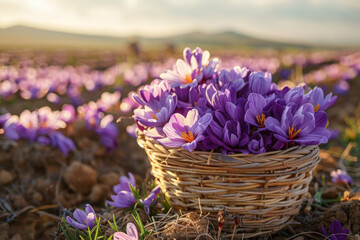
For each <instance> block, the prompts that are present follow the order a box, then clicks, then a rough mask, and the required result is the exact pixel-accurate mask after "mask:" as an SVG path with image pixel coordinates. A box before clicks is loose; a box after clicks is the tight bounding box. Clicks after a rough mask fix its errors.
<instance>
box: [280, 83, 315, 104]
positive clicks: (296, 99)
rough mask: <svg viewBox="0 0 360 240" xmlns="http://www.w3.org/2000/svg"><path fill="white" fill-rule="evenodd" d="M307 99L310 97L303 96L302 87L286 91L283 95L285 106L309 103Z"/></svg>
mask: <svg viewBox="0 0 360 240" xmlns="http://www.w3.org/2000/svg"><path fill="white" fill-rule="evenodd" d="M309 98H310V95H309V94H307V95H305V93H304V87H302V86H297V87H294V88H293V89H291V90H289V91H287V92H286V94H285V95H284V100H285V103H286V104H289V103H295V104H296V105H298V106H300V105H303V104H304V103H307V102H309Z"/></svg>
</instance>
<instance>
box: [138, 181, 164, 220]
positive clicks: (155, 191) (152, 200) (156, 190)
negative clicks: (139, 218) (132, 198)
mask: <svg viewBox="0 0 360 240" xmlns="http://www.w3.org/2000/svg"><path fill="white" fill-rule="evenodd" d="M160 190H161V189H160V187H159V186H157V187H155V188H154V189H153V190H152V191H151V192H150V194H149V196H148V197H147V198H145V199H144V200H141V203H142V204H143V205H144V209H145V212H146V213H147V214H148V215H149V214H150V206H153V205H154V204H155V203H156V200H157V196H158V194H159V193H160Z"/></svg>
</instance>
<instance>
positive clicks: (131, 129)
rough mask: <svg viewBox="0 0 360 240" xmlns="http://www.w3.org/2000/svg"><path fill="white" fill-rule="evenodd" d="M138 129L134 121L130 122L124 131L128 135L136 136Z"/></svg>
mask: <svg viewBox="0 0 360 240" xmlns="http://www.w3.org/2000/svg"><path fill="white" fill-rule="evenodd" d="M137 129H138V126H137V124H136V123H134V124H131V125H129V126H127V127H126V132H127V133H128V134H129V136H130V137H132V138H136V130H137Z"/></svg>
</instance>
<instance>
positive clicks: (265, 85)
mask: <svg viewBox="0 0 360 240" xmlns="http://www.w3.org/2000/svg"><path fill="white" fill-rule="evenodd" d="M270 85H271V73H269V72H266V73H265V74H263V73H262V72H252V73H251V74H250V76H249V89H250V92H252V93H259V94H261V95H265V94H267V93H268V92H269V90H270Z"/></svg>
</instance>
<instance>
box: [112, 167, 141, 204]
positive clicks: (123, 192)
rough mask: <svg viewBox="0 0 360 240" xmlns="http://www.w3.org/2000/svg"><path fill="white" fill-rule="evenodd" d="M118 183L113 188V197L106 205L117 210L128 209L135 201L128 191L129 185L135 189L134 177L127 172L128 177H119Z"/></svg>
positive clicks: (129, 190)
mask: <svg viewBox="0 0 360 240" xmlns="http://www.w3.org/2000/svg"><path fill="white" fill-rule="evenodd" d="M119 181H120V183H119V184H117V185H115V186H114V187H113V191H114V193H115V195H111V199H112V200H113V201H112V202H111V201H107V203H108V204H109V205H111V206H114V207H119V208H129V207H132V206H134V205H135V203H136V202H137V199H136V198H135V196H134V194H133V193H132V191H131V189H130V185H131V186H132V187H135V185H136V182H135V177H134V175H133V174H132V173H130V172H129V177H126V176H121V177H120V178H119Z"/></svg>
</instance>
